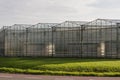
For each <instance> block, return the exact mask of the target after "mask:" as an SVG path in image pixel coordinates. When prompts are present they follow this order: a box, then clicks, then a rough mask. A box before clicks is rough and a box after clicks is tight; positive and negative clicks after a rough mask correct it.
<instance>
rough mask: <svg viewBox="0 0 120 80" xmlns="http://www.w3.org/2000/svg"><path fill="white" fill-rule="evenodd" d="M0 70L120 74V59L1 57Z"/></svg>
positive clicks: (37, 72)
mask: <svg viewBox="0 0 120 80" xmlns="http://www.w3.org/2000/svg"><path fill="white" fill-rule="evenodd" d="M0 72H9V73H27V74H45V75H73V76H120V60H119V59H80V58H2V57H0Z"/></svg>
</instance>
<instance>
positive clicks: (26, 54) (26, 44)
mask: <svg viewBox="0 0 120 80" xmlns="http://www.w3.org/2000/svg"><path fill="white" fill-rule="evenodd" d="M25 45H26V56H27V54H28V51H27V50H28V28H26V44H25Z"/></svg>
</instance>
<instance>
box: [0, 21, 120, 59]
mask: <svg viewBox="0 0 120 80" xmlns="http://www.w3.org/2000/svg"><path fill="white" fill-rule="evenodd" d="M119 23H120V20H114V19H96V20H94V21H91V22H85V21H65V22H63V23H38V24H36V25H26V24H15V25H12V26H4V27H3V28H2V29H1V30H0V56H21V57H27V56H28V57H29V56H31V57H32V56H33V57H37V56H38V57H80V58H120V54H119V52H120V50H119V49H120V40H119V39H120V24H119Z"/></svg>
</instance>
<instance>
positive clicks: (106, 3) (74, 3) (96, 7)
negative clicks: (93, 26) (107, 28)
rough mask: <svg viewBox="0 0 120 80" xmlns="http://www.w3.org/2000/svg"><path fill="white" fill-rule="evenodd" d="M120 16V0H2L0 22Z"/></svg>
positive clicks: (11, 22)
mask: <svg viewBox="0 0 120 80" xmlns="http://www.w3.org/2000/svg"><path fill="white" fill-rule="evenodd" d="M96 18H115V19H116V18H117V19H120V0H0V26H2V25H12V24H15V23H16V24H21V23H23V24H36V23H40V22H63V21H65V20H74V21H80V20H83V21H85V20H87V21H88V20H94V19H96Z"/></svg>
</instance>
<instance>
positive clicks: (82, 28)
mask: <svg viewBox="0 0 120 80" xmlns="http://www.w3.org/2000/svg"><path fill="white" fill-rule="evenodd" d="M83 31H84V25H81V58H83V56H82V55H83Z"/></svg>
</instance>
